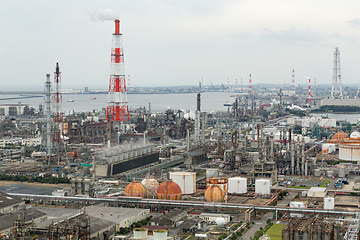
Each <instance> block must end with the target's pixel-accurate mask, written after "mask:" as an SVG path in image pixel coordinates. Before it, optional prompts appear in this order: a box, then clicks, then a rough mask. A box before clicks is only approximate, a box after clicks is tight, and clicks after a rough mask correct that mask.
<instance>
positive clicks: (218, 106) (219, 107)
mask: <svg viewBox="0 0 360 240" xmlns="http://www.w3.org/2000/svg"><path fill="white" fill-rule="evenodd" d="M29 95H30V96H40V97H36V98H23V99H18V98H21V97H25V96H29ZM196 95H197V93H179V94H128V95H127V98H128V105H129V108H130V110H131V109H133V110H134V109H137V108H139V107H145V108H146V109H149V103H150V105H151V111H152V112H164V111H165V110H167V109H168V108H170V109H172V110H174V111H177V110H187V111H192V112H195V110H196ZM231 96H234V93H230V92H204V93H201V111H205V112H210V111H227V109H228V107H225V106H224V103H226V102H230V103H232V102H234V100H235V98H234V97H231ZM91 97H93V98H96V99H93V100H92V99H91ZM8 98H14V99H8ZM107 98H108V96H107V94H63V95H62V99H63V103H62V111H63V112H64V113H65V114H69V113H71V112H73V111H75V112H88V111H93V110H96V111H101V110H102V108H106V104H107ZM68 100H74V102H68ZM18 102H21V103H22V104H30V105H32V106H33V107H34V108H35V109H38V108H39V105H40V104H42V105H45V104H44V97H43V96H42V95H41V94H21V95H20V94H0V105H2V104H18ZM311 115H312V116H315V117H316V116H326V117H329V118H334V119H336V120H338V121H339V120H346V121H349V122H350V123H356V122H357V119H360V114H335V113H331V114H327V113H319V114H311Z"/></svg>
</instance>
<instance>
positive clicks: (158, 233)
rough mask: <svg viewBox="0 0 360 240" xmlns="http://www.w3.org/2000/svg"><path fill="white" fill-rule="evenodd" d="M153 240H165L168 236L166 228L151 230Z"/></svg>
mask: <svg viewBox="0 0 360 240" xmlns="http://www.w3.org/2000/svg"><path fill="white" fill-rule="evenodd" d="M153 236H154V240H166V239H167V236H168V230H165V229H155V230H154V231H153Z"/></svg>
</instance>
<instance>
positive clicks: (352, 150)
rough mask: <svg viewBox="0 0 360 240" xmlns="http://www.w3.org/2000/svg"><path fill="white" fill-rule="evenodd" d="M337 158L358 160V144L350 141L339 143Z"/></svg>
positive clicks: (359, 154)
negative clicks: (348, 142)
mask: <svg viewBox="0 0 360 240" xmlns="http://www.w3.org/2000/svg"><path fill="white" fill-rule="evenodd" d="M339 159H340V160H344V161H353V162H360V144H357V143H352V144H341V145H339Z"/></svg>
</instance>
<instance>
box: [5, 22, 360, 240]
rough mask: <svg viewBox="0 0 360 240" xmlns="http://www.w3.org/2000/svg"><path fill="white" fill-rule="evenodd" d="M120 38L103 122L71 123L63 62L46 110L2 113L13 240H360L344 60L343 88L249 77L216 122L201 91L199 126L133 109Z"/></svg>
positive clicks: (358, 132)
mask: <svg viewBox="0 0 360 240" xmlns="http://www.w3.org/2000/svg"><path fill="white" fill-rule="evenodd" d="M109 36H110V34H109ZM122 37H123V36H122V33H121V31H120V21H119V20H115V32H114V33H113V35H112V40H113V41H112V47H111V70H110V80H109V90H108V101H107V103H106V102H104V108H103V110H102V111H93V112H79V113H72V114H64V112H63V111H62V90H61V71H60V63H58V62H57V63H56V64H55V72H54V77H53V81H51V76H50V74H46V78H45V92H44V96H45V97H44V104H43V106H42V107H41V109H40V108H39V109H34V108H33V106H29V105H26V104H22V103H14V104H8V105H1V106H0V117H1V125H0V126H1V129H0V130H1V132H0V134H1V138H0V147H1V148H0V173H1V174H0V178H1V180H3V181H1V182H0V238H1V239H29V240H35V239H62V240H65V239H66V240H70V239H101V240H107V239H114V240H118V239H132V240H133V239H154V240H166V239H174V240H175V239H185V240H188V239H213V240H221V239H225V240H228V239H232V240H235V239H283V240H295V239H298V240H313V239H314V240H315V239H317V240H336V239H347V240H350V239H351V240H355V239H359V236H358V233H359V224H360V222H359V220H360V210H359V207H360V120H358V122H355V123H354V122H348V121H346V120H345V118H346V117H344V120H337V119H334V118H331V117H328V116H326V114H328V113H336V112H337V111H338V110H337V109H338V108H337V107H338V106H341V108H342V109H341V111H338V112H341V113H342V114H344V115H345V114H347V113H348V112H349V111H355V112H356V111H359V110H356V106H360V101H359V99H358V97H359V92H358V90H357V89H354V90H351V89H347V91H344V90H343V86H342V84H341V74H340V50H339V49H338V48H335V52H334V68H333V71H334V73H333V84H332V88H331V89H327V88H321V87H318V88H316V84H314V83H311V80H310V79H309V80H308V81H309V86H307V87H306V88H304V87H301V86H299V85H296V82H295V71H294V70H292V72H291V71H289V72H290V73H292V81H291V83H292V85H291V86H289V87H288V88H285V89H284V88H279V89H275V88H273V87H268V86H263V87H262V86H256V87H254V86H252V85H251V75H249V85H248V86H246V87H245V86H243V85H242V83H241V86H237V84H236V85H235V86H230V85H229V83H228V86H227V87H226V86H222V87H221V89H220V90H221V91H223V92H228V93H229V95H230V96H231V97H233V99H234V101H233V102H226V103H223V104H224V111H222V112H220V111H211V112H205V111H202V109H201V101H202V99H201V97H202V93H203V92H206V91H208V90H209V89H206V88H205V87H204V86H203V85H202V83H200V84H199V87H198V89H197V91H198V93H197V95H196V98H194V99H193V102H194V105H196V111H195V112H194V114H193V115H191V114H189V112H186V111H184V110H180V109H170V108H168V109H164V111H163V112H155V111H151V109H150V105H149V108H145V107H140V108H138V109H130V108H129V106H128V100H127V94H128V92H127V87H128V86H127V84H126V79H125V78H126V75H125V72H124V50H123V39H122ZM290 75H291V74H290ZM212 90H213V89H212ZM220 90H219V91H220ZM213 101H217V99H214V100H213ZM354 108H355V110H354ZM322 115H323V116H322ZM2 187H3V188H2Z"/></svg>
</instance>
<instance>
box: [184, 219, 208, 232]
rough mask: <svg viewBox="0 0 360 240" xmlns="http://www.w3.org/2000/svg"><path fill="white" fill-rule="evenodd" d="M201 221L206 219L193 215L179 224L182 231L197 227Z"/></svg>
mask: <svg viewBox="0 0 360 240" xmlns="http://www.w3.org/2000/svg"><path fill="white" fill-rule="evenodd" d="M199 222H204V220H202V219H201V218H197V217H193V218H190V219H187V220H186V221H184V222H183V223H182V224H180V225H179V227H178V228H179V229H181V230H182V231H190V230H191V229H193V228H194V227H196V226H197V224H198V223H199Z"/></svg>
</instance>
